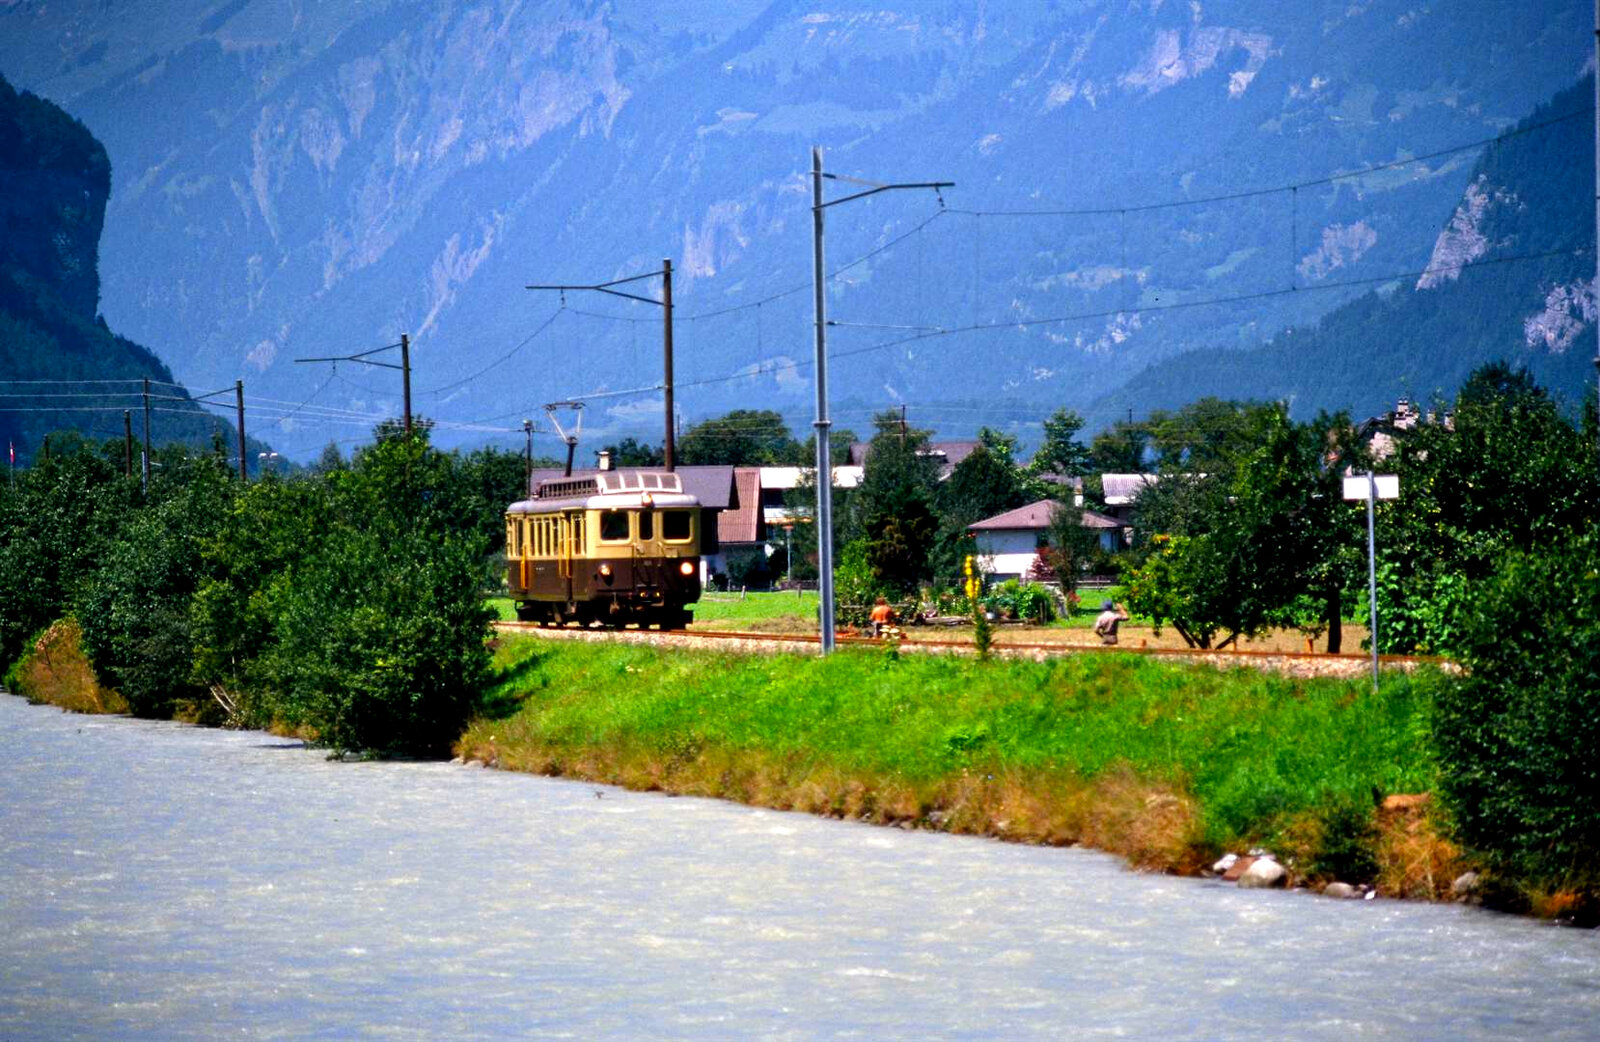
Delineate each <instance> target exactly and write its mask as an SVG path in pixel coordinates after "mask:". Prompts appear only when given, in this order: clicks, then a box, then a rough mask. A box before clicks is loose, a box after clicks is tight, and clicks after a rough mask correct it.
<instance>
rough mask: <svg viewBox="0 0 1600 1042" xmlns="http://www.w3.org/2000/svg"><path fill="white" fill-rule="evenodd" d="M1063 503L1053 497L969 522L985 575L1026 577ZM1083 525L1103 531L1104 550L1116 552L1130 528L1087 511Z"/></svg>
mask: <svg viewBox="0 0 1600 1042" xmlns="http://www.w3.org/2000/svg"><path fill="white" fill-rule="evenodd" d="M1059 506H1060V504H1058V503H1057V502H1056V501H1055V500H1053V499H1041V500H1039V501H1038V502H1037V503H1029V504H1028V505H1027V506H1024V507H1018V508H1017V509H1015V510H1008V511H1006V512H1005V513H1004V514H997V515H995V516H994V517H990V518H985V519H984V520H982V521H979V522H977V523H976V524H972V525H968V526H967V531H969V532H971V533H972V536H973V539H974V540H975V541H976V542H977V544H978V558H979V563H980V565H981V567H982V568H983V571H984V574H986V575H988V576H991V577H992V578H994V579H996V580H1005V579H1023V578H1026V577H1027V575H1028V573H1029V572H1031V571H1032V570H1033V566H1034V562H1035V561H1036V560H1037V559H1038V556H1039V550H1040V549H1041V548H1043V547H1046V546H1048V545H1049V535H1050V518H1051V516H1052V515H1054V513H1055V511H1056V509H1057V508H1058V507H1059ZM1081 524H1082V525H1083V527H1085V528H1089V529H1093V530H1094V531H1096V532H1098V533H1099V536H1100V547H1101V549H1103V550H1106V551H1107V552H1113V551H1116V550H1120V549H1121V548H1122V546H1123V542H1124V540H1125V539H1126V536H1125V534H1124V533H1125V532H1126V530H1127V526H1126V525H1125V524H1123V522H1121V521H1119V520H1117V519H1116V518H1114V517H1107V516H1106V515H1105V514H1100V513H1096V512H1095V511H1093V510H1085V511H1083V519H1082V521H1081Z"/></svg>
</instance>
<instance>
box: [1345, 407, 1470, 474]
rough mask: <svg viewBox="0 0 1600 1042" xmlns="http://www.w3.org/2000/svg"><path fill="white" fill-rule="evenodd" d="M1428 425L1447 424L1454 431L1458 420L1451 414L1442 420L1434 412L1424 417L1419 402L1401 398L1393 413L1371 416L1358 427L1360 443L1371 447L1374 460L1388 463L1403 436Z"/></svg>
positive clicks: (1446, 427) (1357, 435) (1369, 448)
mask: <svg viewBox="0 0 1600 1042" xmlns="http://www.w3.org/2000/svg"><path fill="white" fill-rule="evenodd" d="M1424 423H1430V424H1431V423H1443V424H1444V426H1445V429H1446V430H1453V429H1454V428H1455V417H1454V416H1452V415H1451V414H1450V413H1448V412H1447V413H1445V414H1444V415H1443V416H1442V417H1440V416H1436V415H1435V414H1434V413H1431V412H1430V413H1428V414H1427V415H1426V416H1424V415H1423V414H1422V410H1420V409H1418V408H1417V404H1416V403H1415V402H1413V401H1412V400H1411V399H1409V398H1401V399H1400V400H1399V401H1397V402H1396V403H1395V406H1394V409H1393V410H1392V411H1390V412H1387V413H1384V414H1383V415H1381V416H1373V417H1370V418H1368V419H1365V420H1362V421H1361V422H1360V423H1359V424H1357V425H1356V440H1357V441H1359V442H1360V443H1361V444H1363V445H1365V446H1366V447H1367V449H1368V451H1369V452H1371V453H1372V458H1373V459H1375V460H1384V459H1388V458H1389V457H1390V456H1392V455H1394V450H1395V442H1396V440H1397V439H1398V438H1401V437H1403V436H1404V435H1405V433H1406V432H1407V431H1412V430H1416V428H1417V426H1418V425H1419V424H1424Z"/></svg>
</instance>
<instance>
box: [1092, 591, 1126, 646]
mask: <svg viewBox="0 0 1600 1042" xmlns="http://www.w3.org/2000/svg"><path fill="white" fill-rule="evenodd" d="M1127 620H1128V612H1127V610H1126V609H1123V608H1119V607H1117V606H1116V604H1115V603H1114V602H1112V601H1106V602H1105V603H1104V604H1102V605H1100V615H1099V617H1098V618H1096V619H1095V620H1094V631H1095V632H1096V633H1097V634H1099V635H1100V643H1102V644H1115V643H1116V642H1117V624H1118V623H1121V622H1126V621H1127Z"/></svg>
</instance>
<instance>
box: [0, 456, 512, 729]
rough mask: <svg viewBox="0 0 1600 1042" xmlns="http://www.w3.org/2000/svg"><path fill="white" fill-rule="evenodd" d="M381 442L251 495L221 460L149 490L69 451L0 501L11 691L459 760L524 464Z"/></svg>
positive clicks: (32, 471) (1, 595)
mask: <svg viewBox="0 0 1600 1042" xmlns="http://www.w3.org/2000/svg"><path fill="white" fill-rule="evenodd" d="M381 433H382V434H383V435H384V436H382V437H381V438H380V440H379V441H378V442H377V443H376V444H375V445H373V446H372V447H370V448H368V449H365V450H363V451H361V452H359V453H357V455H356V457H355V458H354V459H353V460H351V461H349V462H348V463H347V462H345V461H344V460H342V459H336V458H332V457H330V458H329V459H328V460H327V461H326V465H325V466H324V467H322V468H319V470H318V471H317V472H312V473H304V474H298V475H295V476H291V477H286V478H280V477H276V476H269V477H267V478H265V479H263V480H261V481H258V482H255V483H253V484H250V485H246V486H241V485H240V484H239V483H238V482H237V481H235V480H234V479H233V477H232V474H231V471H230V469H229V467H228V466H227V464H226V462H225V461H224V460H223V459H222V458H221V456H220V455H208V456H201V457H191V456H188V455H187V454H186V453H185V452H184V451H183V450H182V449H181V448H173V449H169V450H164V451H163V452H162V453H160V455H159V458H158V460H157V461H156V466H155V467H154V468H153V475H152V479H151V482H150V486H149V488H148V489H142V488H141V485H140V481H139V479H138V478H137V477H128V476H125V475H124V473H123V467H122V465H121V464H122V460H121V459H120V456H121V451H122V446H121V444H120V443H113V444H108V445H105V446H100V445H95V444H91V443H87V442H83V441H81V440H80V441H76V442H73V441H71V440H69V439H65V438H57V439H56V444H57V448H56V451H55V452H54V453H53V454H52V456H51V457H50V458H49V459H47V460H42V461H40V462H39V463H38V464H37V465H36V466H34V467H31V468H28V469H27V470H24V471H22V472H21V473H19V474H18V475H17V480H16V483H15V484H14V485H7V486H6V487H5V489H4V490H3V491H0V663H5V664H7V665H9V666H10V668H9V670H8V672H7V673H6V674H5V675H6V682H7V686H8V687H10V688H11V689H13V690H15V691H17V692H19V693H21V694H25V695H29V696H30V697H34V698H39V699H45V698H48V699H51V700H53V701H57V702H62V703H66V704H69V705H72V706H74V707H78V708H100V709H104V710H113V709H116V708H121V709H123V710H125V711H131V712H133V713H135V714H137V715H140V716H149V717H171V716H178V717H181V718H184V719H193V720H201V721H206V722H215V723H221V722H226V723H230V724H234V725H239V726H256V727H267V726H272V727H278V728H280V729H284V730H289V731H294V732H296V733H300V734H303V735H305V736H307V737H309V738H312V739H314V740H316V741H318V742H321V743H323V744H325V745H327V746H329V747H331V748H334V749H336V750H344V749H358V750H376V751H384V752H397V753H439V752H441V751H443V750H445V749H447V748H448V747H449V743H450V742H451V741H452V740H453V739H454V738H455V736H456V735H457V734H458V733H459V731H460V729H461V727H462V726H463V725H464V723H465V721H466V719H467V717H468V715H469V713H470V712H471V711H472V709H473V707H474V706H475V705H476V703H477V700H478V698H479V696H480V695H481V693H482V692H483V690H484V689H485V686H486V684H487V681H488V678H489V673H488V665H489V652H488V650H487V648H486V645H485V641H486V639H487V637H488V623H489V619H490V613H489V612H488V610H487V609H486V608H485V607H484V605H483V602H482V598H481V595H482V591H483V588H484V586H485V582H486V572H485V561H486V559H487V558H488V556H489V555H490V554H491V553H492V551H493V550H495V549H496V547H494V546H493V545H492V540H493V539H494V537H495V536H496V534H498V533H499V532H500V531H501V530H502V528H501V524H500V516H501V511H502V510H503V508H504V503H505V502H506V501H508V500H509V498H510V497H511V496H512V495H514V494H515V492H516V490H517V489H519V488H520V487H521V481H522V478H523V471H524V462H523V460H522V459H521V458H520V457H519V456H516V455H511V454H500V453H477V454H473V455H472V456H467V457H462V456H459V455H456V454H450V453H441V452H438V451H436V450H434V449H432V448H431V447H429V445H428V444H427V437H426V432H425V430H424V431H423V432H421V433H419V434H417V435H414V436H411V437H406V436H404V435H401V434H398V432H393V431H388V430H385V431H383V432H381ZM75 660H76V661H79V662H82V663H85V664H86V667H85V668H84V669H82V670H77V669H75V668H73V667H71V666H70V665H67V664H68V663H71V662H73V661H75ZM88 667H92V673H89V676H88V677H83V676H79V675H78V674H79V672H84V673H88V672H89V669H88ZM91 678H92V683H91Z"/></svg>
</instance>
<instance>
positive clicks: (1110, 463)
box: [1089, 420, 1150, 474]
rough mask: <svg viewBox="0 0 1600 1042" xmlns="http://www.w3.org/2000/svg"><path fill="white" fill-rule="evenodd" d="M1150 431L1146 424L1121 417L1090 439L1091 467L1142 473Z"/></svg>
mask: <svg viewBox="0 0 1600 1042" xmlns="http://www.w3.org/2000/svg"><path fill="white" fill-rule="evenodd" d="M1149 445H1150V433H1149V431H1147V430H1146V429H1145V427H1144V425H1143V424H1139V423H1134V422H1133V421H1131V420H1128V421H1123V420H1118V421H1117V422H1116V423H1114V424H1112V425H1111V426H1110V427H1108V428H1106V429H1105V430H1103V431H1101V432H1100V433H1099V434H1096V435H1095V436H1094V440H1093V441H1092V442H1090V443H1089V469H1090V471H1091V472H1094V473H1100V474H1142V473H1144V469H1145V453H1146V450H1147V449H1148V448H1149Z"/></svg>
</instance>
